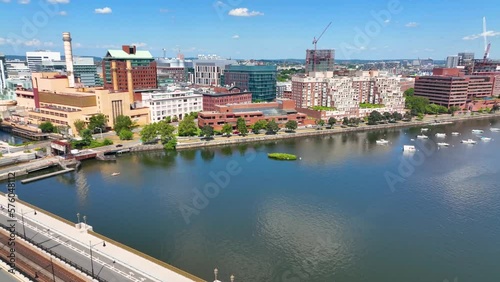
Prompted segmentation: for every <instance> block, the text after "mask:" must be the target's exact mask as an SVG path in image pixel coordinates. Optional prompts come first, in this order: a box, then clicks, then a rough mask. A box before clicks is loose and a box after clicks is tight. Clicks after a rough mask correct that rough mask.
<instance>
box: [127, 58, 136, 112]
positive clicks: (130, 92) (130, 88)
mask: <svg viewBox="0 0 500 282" xmlns="http://www.w3.org/2000/svg"><path fill="white" fill-rule="evenodd" d="M127 84H128V85H127V86H128V95H129V99H130V104H133V103H134V81H133V80H132V62H131V61H130V60H127Z"/></svg>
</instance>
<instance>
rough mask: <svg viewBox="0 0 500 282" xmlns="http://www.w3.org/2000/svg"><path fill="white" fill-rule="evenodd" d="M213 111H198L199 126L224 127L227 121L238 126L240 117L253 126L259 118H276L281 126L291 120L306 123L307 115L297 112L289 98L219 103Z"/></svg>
mask: <svg viewBox="0 0 500 282" xmlns="http://www.w3.org/2000/svg"><path fill="white" fill-rule="evenodd" d="M215 108H216V110H215V111H212V112H206V111H203V112H200V113H198V126H200V127H203V126H205V125H210V126H212V127H213V128H214V129H215V130H220V129H222V126H223V125H224V124H226V123H229V124H231V125H233V127H235V126H236V121H237V120H238V118H239V117H242V118H244V119H245V121H246V124H247V126H251V125H253V124H254V123H256V122H257V121H259V120H266V121H271V120H273V119H274V120H275V121H276V122H277V123H278V124H280V126H284V124H285V123H286V122H287V121H289V120H295V121H297V123H298V124H299V125H302V124H304V123H305V121H306V118H307V116H306V115H305V114H303V113H299V112H297V110H296V109H295V102H294V101H292V100H288V99H277V100H276V102H268V103H253V104H237V105H234V104H233V105H225V106H223V105H218V106H215Z"/></svg>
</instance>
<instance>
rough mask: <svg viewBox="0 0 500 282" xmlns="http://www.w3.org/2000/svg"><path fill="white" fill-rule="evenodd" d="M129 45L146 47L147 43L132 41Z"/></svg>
mask: <svg viewBox="0 0 500 282" xmlns="http://www.w3.org/2000/svg"><path fill="white" fill-rule="evenodd" d="M130 45H134V46H135V47H146V46H148V44H146V43H144V42H140V43H132V44H130Z"/></svg>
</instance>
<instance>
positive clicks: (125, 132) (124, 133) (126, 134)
mask: <svg viewBox="0 0 500 282" xmlns="http://www.w3.org/2000/svg"><path fill="white" fill-rule="evenodd" d="M118 136H119V137H120V140H132V139H133V138H134V133H132V131H130V130H129V129H126V128H123V129H122V130H120V134H119V135H118Z"/></svg>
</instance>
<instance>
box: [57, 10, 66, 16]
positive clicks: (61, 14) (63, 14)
mask: <svg viewBox="0 0 500 282" xmlns="http://www.w3.org/2000/svg"><path fill="white" fill-rule="evenodd" d="M58 14H59V16H67V15H68V12H66V11H60V12H59V13H58Z"/></svg>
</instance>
